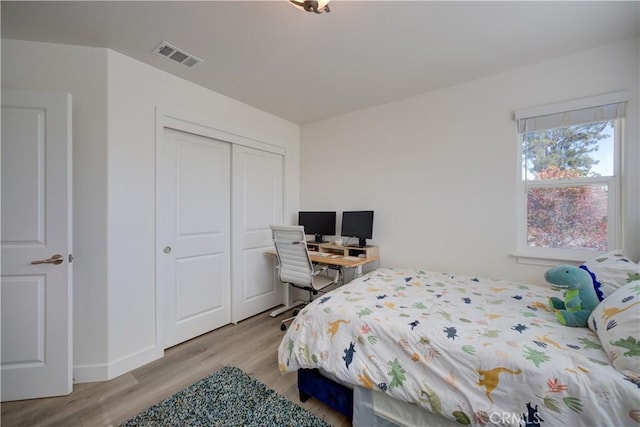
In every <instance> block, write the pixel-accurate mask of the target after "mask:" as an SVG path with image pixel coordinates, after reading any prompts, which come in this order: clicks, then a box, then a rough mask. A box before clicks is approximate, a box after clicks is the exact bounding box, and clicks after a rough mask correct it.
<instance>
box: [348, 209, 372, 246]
mask: <svg viewBox="0 0 640 427" xmlns="http://www.w3.org/2000/svg"><path fill="white" fill-rule="evenodd" d="M340 235H341V236H343V237H357V238H358V245H359V246H360V247H362V248H364V247H367V239H371V238H373V211H346V212H342V231H341V232H340Z"/></svg>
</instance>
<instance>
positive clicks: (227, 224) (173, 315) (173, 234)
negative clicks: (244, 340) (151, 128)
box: [157, 128, 231, 348]
mask: <svg viewBox="0 0 640 427" xmlns="http://www.w3.org/2000/svg"><path fill="white" fill-rule="evenodd" d="M163 132H164V135H163V140H162V146H161V147H159V151H158V167H159V174H158V177H159V179H158V186H159V187H158V192H157V198H158V205H157V227H158V228H157V245H158V247H157V251H158V256H157V268H158V271H157V280H158V281H159V290H160V298H161V310H160V311H161V314H160V315H161V316H162V330H163V336H164V338H163V344H164V348H167V347H171V346H173V345H175V344H178V343H180V342H183V341H186V340H188V339H191V338H194V337H196V336H198V335H201V334H203V333H205V332H208V331H211V330H213V329H216V328H218V327H220V326H224V325H226V324H228V323H229V322H230V320H231V300H230V293H231V292H230V285H231V282H230V270H231V239H230V236H231V218H230V205H231V147H230V144H229V143H226V142H223V141H219V140H216V139H213V138H207V137H204V136H200V135H194V134H191V133H187V132H182V131H178V130H174V129H169V128H165V129H164V130H163Z"/></svg>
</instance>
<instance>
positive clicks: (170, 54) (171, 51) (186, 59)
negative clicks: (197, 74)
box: [153, 41, 204, 68]
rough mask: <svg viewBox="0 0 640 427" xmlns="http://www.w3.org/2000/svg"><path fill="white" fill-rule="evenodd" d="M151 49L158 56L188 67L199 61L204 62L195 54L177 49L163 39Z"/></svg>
mask: <svg viewBox="0 0 640 427" xmlns="http://www.w3.org/2000/svg"><path fill="white" fill-rule="evenodd" d="M153 51H154V52H155V53H157V54H158V55H160V56H164V57H165V58H168V59H171V60H172V61H174V62H177V63H178V64H182V65H184V66H185V67H188V68H191V67H193V66H194V65H196V64H199V63H200V62H204V61H203V60H202V59H200V58H198V57H197V56H195V55H192V54H190V53H189V52H186V51H184V50H182V49H179V48H177V47H175V46H173V45H172V44H169V43H167V42H165V41H163V42H162V43H160V44H159V45H158V46H156V47H155V49H153Z"/></svg>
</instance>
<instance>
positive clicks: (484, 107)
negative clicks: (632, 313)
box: [292, 39, 640, 284]
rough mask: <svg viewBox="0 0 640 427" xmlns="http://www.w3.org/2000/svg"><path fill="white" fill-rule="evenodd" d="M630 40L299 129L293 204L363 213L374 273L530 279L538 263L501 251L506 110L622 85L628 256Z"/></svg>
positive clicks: (631, 231) (511, 155) (512, 182)
mask: <svg viewBox="0 0 640 427" xmlns="http://www.w3.org/2000/svg"><path fill="white" fill-rule="evenodd" d="M639 44H640V43H639V39H631V40H626V41H623V42H619V43H615V44H612V45H608V46H604V47H602V48H598V49H593V50H589V51H584V52H578V53H575V54H573V55H569V56H566V57H562V58H558V59H555V60H552V61H547V62H543V63H539V64H535V65H532V66H528V67H524V68H520V69H515V70H512V71H508V72H504V73H501V74H497V75H493V76H488V77H486V78H482V79H478V80H475V81H471V82H468V83H464V84H461V85H457V86H454V87H450V88H447V89H443V90H439V91H435V92H432V93H427V94H423V95H419V96H415V97H412V98H409V99H404V100H401V101H397V102H393V103H389V104H385V105H380V106H376V107H373V108H369V109H365V110H361V111H357V112H354V113H350V114H345V115H342V116H338V117H334V118H330V119H327V120H323V121H319V122H315V123H310V124H307V125H304V126H302V130H301V154H300V169H301V180H300V206H301V209H303V210H337V211H344V210H360V209H373V210H375V218H374V238H373V240H372V243H373V244H376V245H378V246H379V247H380V252H381V265H382V266H399V267H420V268H425V269H431V270H436V271H447V272H456V273H463V274H464V273H466V274H471V275H482V276H487V277H504V278H511V279H517V280H524V281H527V282H530V283H540V284H542V283H544V279H543V278H542V274H543V273H544V271H545V270H546V269H547V268H548V267H547V266H540V265H528V264H523V263H522V264H520V263H518V260H517V259H516V258H515V257H513V256H512V253H513V252H514V250H515V242H516V234H515V233H516V222H515V208H516V194H515V191H516V177H517V168H518V159H517V151H516V150H517V136H516V125H515V122H514V120H513V112H514V110H516V109H519V108H526V107H533V106H538V105H544V104H549V103H553V102H559V101H565V100H570V99H574V98H582V97H585V96H590V95H597V94H602V93H606V92H613V91H618V90H623V89H626V90H629V91H630V92H631V94H632V99H631V100H630V102H629V103H628V109H627V119H626V124H627V128H626V132H627V133H626V146H625V147H624V149H625V159H626V163H625V168H624V173H625V175H624V177H623V182H622V185H623V189H624V197H625V212H624V216H625V218H624V221H625V224H624V227H625V242H624V249H625V250H626V251H627V253H628V255H629V256H631V257H632V258H634V259H636V260H637V259H638V258H639V257H640V226H639V224H638V222H639V218H640V201H639V196H638V195H639V193H640V177H639V175H638V168H637V165H638V162H639V160H640V149H639V147H638V146H639V143H638V141H639V133H638V121H639V120H638V114H639V113H638V111H639V110H638V83H639V80H638V72H639V55H638V52H639V48H638V47H639ZM292 221H295V219H293V218H292ZM339 226H340V224H338V227H339ZM338 229H339V228H338Z"/></svg>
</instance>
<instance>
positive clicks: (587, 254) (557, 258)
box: [511, 251, 603, 267]
mask: <svg viewBox="0 0 640 427" xmlns="http://www.w3.org/2000/svg"><path fill="white" fill-rule="evenodd" d="M602 253H603V252H596V251H583V252H576V253H575V254H570V253H539V254H538V253H531V252H528V251H516V252H514V253H512V254H511V256H513V257H515V258H516V262H517V263H518V264H524V265H540V266H544V267H556V266H558V265H563V264H575V265H580V264H583V263H584V262H585V261H587V260H589V259H592V258H595V257H596V256H598V255H600V254H602Z"/></svg>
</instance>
